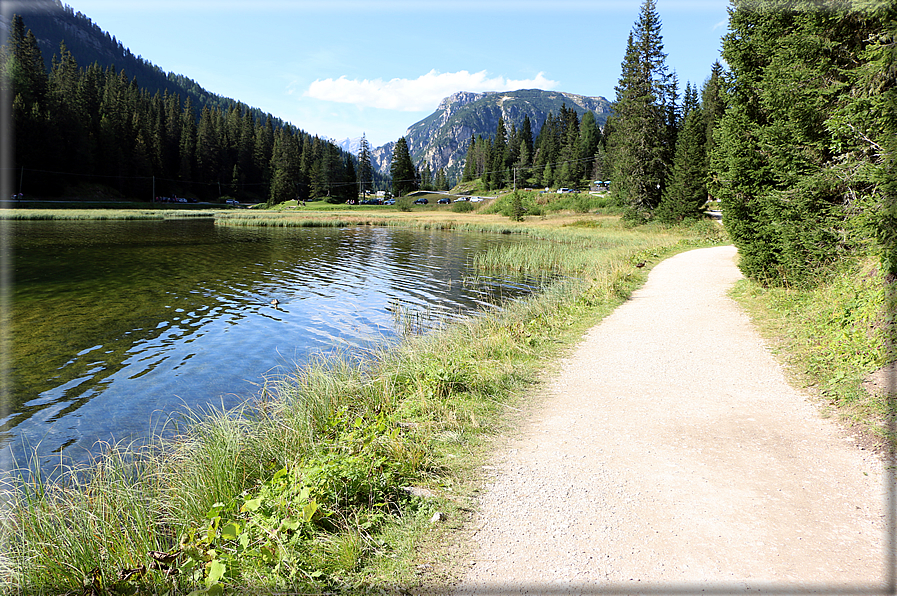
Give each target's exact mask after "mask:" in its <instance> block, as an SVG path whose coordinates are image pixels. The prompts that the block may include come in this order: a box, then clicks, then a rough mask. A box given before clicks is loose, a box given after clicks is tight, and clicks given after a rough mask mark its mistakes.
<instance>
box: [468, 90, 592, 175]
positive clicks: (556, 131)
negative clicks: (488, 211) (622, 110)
mask: <svg viewBox="0 0 897 596" xmlns="http://www.w3.org/2000/svg"><path fill="white" fill-rule="evenodd" d="M601 151H603V149H602V135H601V130H600V128H599V126H598V123H597V120H596V119H595V114H594V113H592V112H586V113H585V114H583V116H582V120H580V118H579V115H578V114H577V113H576V110H573V109H572V108H567V107H566V105H562V106H561V110H560V114H559V115H558V116H554V114H553V113H552V112H549V113H548V115H547V116H546V117H545V122H544V123H543V124H542V128H541V129H540V130H539V134H538V135H537V136H536V138H535V139H534V138H533V133H532V123H531V122H530V119H529V116H525V117H524V120H523V123H522V124H521V126H520V128H519V129H518V128H517V127H516V126H514V125H512V126H511V129H510V131H509V130H508V129H507V127H506V126H505V123H504V121H503V120H502V119H499V121H498V124H497V125H496V130H495V134H494V135H493V136H492V137H491V138H489V137H486V138H484V137H483V136H482V135H478V136H477V137H475V138H471V140H470V145H469V147H468V149H467V157H466V159H465V162H464V170H463V174H462V178H461V181H462V182H469V181H472V180H475V179H477V178H479V179H481V181H482V183H483V185H484V186H485V188H486V190H491V189H497V188H503V187H506V186H511V185H514V186H524V185H525V186H546V187H550V186H588V184H589V182H590V181H591V180H593V179H594V178H595V176H596V175H597V173H598V171H597V170H596V166H597V164H598V163H599V154H600V152H601Z"/></svg>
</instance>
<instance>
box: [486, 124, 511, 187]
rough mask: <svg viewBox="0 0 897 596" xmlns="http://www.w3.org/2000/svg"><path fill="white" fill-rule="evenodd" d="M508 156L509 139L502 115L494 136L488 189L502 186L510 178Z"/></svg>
mask: <svg viewBox="0 0 897 596" xmlns="http://www.w3.org/2000/svg"><path fill="white" fill-rule="evenodd" d="M507 157H508V139H507V129H506V128H505V121H504V119H502V118H501V117H499V118H498V124H496V125H495V136H494V137H493V138H492V159H491V161H490V166H489V169H490V170H491V175H490V176H489V186H488V187H487V190H491V189H495V188H502V187H504V186H505V183H506V182H507V180H508V175H507V171H506V170H507V168H506V161H507Z"/></svg>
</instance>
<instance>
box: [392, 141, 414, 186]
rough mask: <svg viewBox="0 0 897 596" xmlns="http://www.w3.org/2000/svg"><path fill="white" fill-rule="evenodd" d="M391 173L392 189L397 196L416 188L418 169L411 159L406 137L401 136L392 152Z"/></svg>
mask: <svg viewBox="0 0 897 596" xmlns="http://www.w3.org/2000/svg"><path fill="white" fill-rule="evenodd" d="M389 174H390V176H391V177H392V189H393V194H394V195H395V196H397V197H400V196H403V195H406V194H408V193H409V192H411V191H413V190H416V187H417V184H416V180H417V170H416V169H415V167H414V163H413V162H412V161H411V154H410V153H409V152H408V142H407V141H406V140H405V137H400V138H399V140H398V141H396V146H395V148H394V149H393V152H392V162H391V163H390V164H389Z"/></svg>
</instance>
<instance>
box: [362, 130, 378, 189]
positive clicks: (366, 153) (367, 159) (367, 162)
mask: <svg viewBox="0 0 897 596" xmlns="http://www.w3.org/2000/svg"><path fill="white" fill-rule="evenodd" d="M373 183H374V166H373V164H372V163H371V144H370V143H368V140H367V137H366V136H365V135H364V133H362V135H361V144H360V146H359V148H358V186H359V191H360V192H359V194H360V195H361V196H362V197H364V196H365V193H366V192H367V191H368V190H369V189H371V188H373Z"/></svg>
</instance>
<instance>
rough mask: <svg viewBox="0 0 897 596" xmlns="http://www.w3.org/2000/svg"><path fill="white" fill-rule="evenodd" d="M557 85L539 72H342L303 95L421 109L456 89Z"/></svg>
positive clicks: (358, 103)
mask: <svg viewBox="0 0 897 596" xmlns="http://www.w3.org/2000/svg"><path fill="white" fill-rule="evenodd" d="M557 85H558V83H557V81H552V80H550V79H547V78H545V76H544V74H543V73H541V72H540V73H539V74H537V75H536V76H535V77H534V78H532V79H525V80H514V79H506V78H505V77H502V76H497V77H490V76H489V75H488V73H487V72H486V71H485V70H483V71H480V72H474V73H470V72H467V71H466V70H462V71H459V72H445V73H440V72H437V71H435V70H431V71H430V72H428V73H427V74H425V75H423V76H420V77H418V78H416V79H391V80H389V81H384V80H383V79H373V80H368V79H364V80H358V79H347V78H346V77H344V76H342V77H340V78H338V79H324V80H320V79H319V80H316V81H314V82H313V83H312V84H311V85H309V87H308V90H307V91H306V92H305V94H304V95H305V96H306V97H312V98H314V99H321V100H324V101H335V102H339V103H350V104H354V105H356V106H359V107H370V108H382V109H385V110H399V111H403V112H421V111H426V110H433V109H435V108H436V106H437V105H439V102H440V101H441V100H442V99H443V98H445V97H448V96H449V95H451V94H452V93H456V92H458V91H471V92H480V91H513V90H516V89H553V88H555V87H557Z"/></svg>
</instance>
